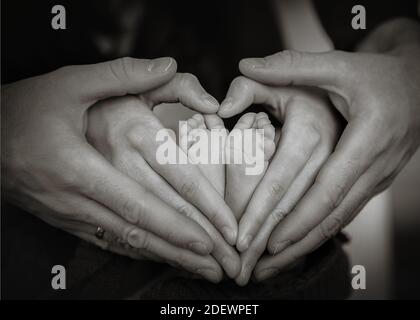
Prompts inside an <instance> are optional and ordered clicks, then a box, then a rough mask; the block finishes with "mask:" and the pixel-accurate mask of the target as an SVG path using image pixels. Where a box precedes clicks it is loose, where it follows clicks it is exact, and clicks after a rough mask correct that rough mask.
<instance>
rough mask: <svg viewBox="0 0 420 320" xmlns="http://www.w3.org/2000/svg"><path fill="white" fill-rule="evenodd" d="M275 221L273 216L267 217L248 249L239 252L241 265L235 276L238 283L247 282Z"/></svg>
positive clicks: (243, 284)
mask: <svg viewBox="0 0 420 320" xmlns="http://www.w3.org/2000/svg"><path fill="white" fill-rule="evenodd" d="M277 222H278V221H274V219H273V218H268V219H267V220H266V221H265V223H264V224H263V226H262V227H261V230H260V232H259V233H258V235H257V236H256V237H255V239H254V241H253V242H252V243H251V245H250V247H249V248H248V250H246V251H244V252H242V253H241V262H242V267H241V271H240V273H239V275H238V276H237V277H236V278H235V281H236V283H237V284H238V285H240V286H245V285H246V284H247V283H248V282H249V279H250V277H251V275H252V272H253V271H254V268H255V265H256V264H257V262H258V260H259V259H260V257H261V255H262V254H263V253H264V252H265V250H266V248H267V242H268V239H269V238H270V235H271V233H272V231H273V229H274V228H275V226H276V224H277Z"/></svg>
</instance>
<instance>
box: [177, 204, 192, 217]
mask: <svg viewBox="0 0 420 320" xmlns="http://www.w3.org/2000/svg"><path fill="white" fill-rule="evenodd" d="M177 211H178V212H180V213H181V214H182V215H184V216H185V217H187V218H189V219H192V220H195V218H196V213H195V211H194V209H193V208H192V207H191V206H189V205H187V204H183V205H181V206H179V207H178V209H177Z"/></svg>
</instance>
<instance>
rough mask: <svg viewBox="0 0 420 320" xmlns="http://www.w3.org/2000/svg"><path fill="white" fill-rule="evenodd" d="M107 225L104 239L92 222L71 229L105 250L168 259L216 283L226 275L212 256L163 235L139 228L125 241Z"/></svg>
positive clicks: (156, 259) (132, 255)
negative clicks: (181, 246) (97, 232)
mask: <svg viewBox="0 0 420 320" xmlns="http://www.w3.org/2000/svg"><path fill="white" fill-rule="evenodd" d="M110 215H113V214H112V212H110ZM113 216H114V217H115V220H114V222H117V224H119V225H120V227H122V228H125V226H124V225H128V224H127V223H126V222H124V221H123V220H122V219H120V218H118V217H117V216H115V215H113ZM118 219H119V221H118ZM108 227H109V226H108ZM106 228H107V227H104V229H105V237H104V239H97V238H96V237H95V236H94V233H95V230H96V228H95V227H94V226H91V225H85V226H84V227H83V228H78V229H77V231H75V230H74V229H73V230H70V233H73V234H74V235H76V236H78V237H80V238H82V239H84V240H86V241H88V242H90V243H93V244H95V245H97V246H99V247H101V248H102V249H104V250H108V251H112V252H116V253H118V254H123V255H126V256H129V257H131V258H134V259H144V258H147V259H149V260H153V261H156V262H166V263H168V264H170V265H172V266H174V267H177V268H181V269H184V270H186V271H189V272H192V273H194V274H198V275H201V276H202V277H204V278H205V279H207V280H209V281H211V282H214V283H217V282H219V281H220V280H221V279H222V276H223V273H222V270H221V269H220V266H219V265H218V264H217V262H216V261H215V260H214V259H212V258H211V257H210V256H201V255H197V254H194V253H193V252H191V251H189V250H185V249H182V248H179V247H176V246H173V245H172V244H170V243H168V242H166V241H164V240H163V239H162V238H160V237H157V236H156V235H154V234H152V233H150V232H147V231H145V230H142V229H137V228H136V230H135V231H133V232H131V234H130V237H129V238H128V239H127V241H128V242H125V241H124V240H123V239H118V241H116V240H114V239H113V236H109V235H108V230H111V229H106Z"/></svg>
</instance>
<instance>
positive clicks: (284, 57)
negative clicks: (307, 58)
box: [268, 50, 302, 66]
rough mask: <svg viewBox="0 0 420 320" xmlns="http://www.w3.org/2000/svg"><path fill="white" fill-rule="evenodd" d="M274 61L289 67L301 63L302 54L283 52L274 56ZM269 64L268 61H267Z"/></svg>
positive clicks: (293, 51) (292, 51)
mask: <svg viewBox="0 0 420 320" xmlns="http://www.w3.org/2000/svg"><path fill="white" fill-rule="evenodd" d="M273 57H275V58H276V61H279V62H280V63H282V64H287V65H290V66H294V65H298V64H300V62H301V61H302V53H301V52H299V51H295V50H283V51H280V52H277V53H276V54H274V56H273ZM268 61H269V62H270V60H268Z"/></svg>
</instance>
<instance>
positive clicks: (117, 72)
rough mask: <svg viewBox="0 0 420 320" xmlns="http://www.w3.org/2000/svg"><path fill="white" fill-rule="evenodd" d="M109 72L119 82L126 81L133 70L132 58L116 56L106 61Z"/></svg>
mask: <svg viewBox="0 0 420 320" xmlns="http://www.w3.org/2000/svg"><path fill="white" fill-rule="evenodd" d="M108 66H109V71H110V72H111V74H112V75H113V76H114V77H115V78H116V79H117V80H118V81H121V82H123V83H124V82H126V81H127V80H128V79H130V76H131V75H132V74H133V72H134V59H133V58H130V57H123V58H118V59H115V60H113V61H110V62H109V63H108Z"/></svg>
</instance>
